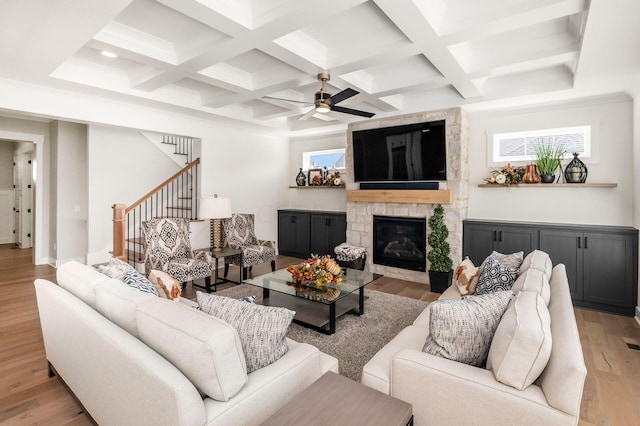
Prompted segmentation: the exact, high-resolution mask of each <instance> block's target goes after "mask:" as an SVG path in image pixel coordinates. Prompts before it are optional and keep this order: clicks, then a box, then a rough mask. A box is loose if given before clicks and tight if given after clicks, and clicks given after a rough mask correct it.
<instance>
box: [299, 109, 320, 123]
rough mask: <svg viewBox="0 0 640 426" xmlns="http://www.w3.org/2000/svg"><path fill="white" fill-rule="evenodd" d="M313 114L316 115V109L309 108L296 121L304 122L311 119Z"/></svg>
mask: <svg viewBox="0 0 640 426" xmlns="http://www.w3.org/2000/svg"><path fill="white" fill-rule="evenodd" d="M315 113H316V109H315V108H311V109H310V110H309V111H307V112H306V113H305V114H304V115H301V116H300V117H298V120H300V121H304V120H306V119H308V118H309V117H311V116H312V115H313V114H315Z"/></svg>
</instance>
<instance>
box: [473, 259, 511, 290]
mask: <svg viewBox="0 0 640 426" xmlns="http://www.w3.org/2000/svg"><path fill="white" fill-rule="evenodd" d="M518 272H519V269H517V268H512V267H510V266H507V265H503V264H502V263H500V262H498V261H497V260H496V259H494V258H490V259H489V261H488V262H487V264H486V265H485V266H484V268H482V272H480V278H478V284H476V291H475V293H474V294H475V295H476V296H480V295H482V294H488V293H494V292H496V291H504V290H511V287H513V283H514V282H516V278H518Z"/></svg>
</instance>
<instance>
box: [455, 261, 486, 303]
mask: <svg viewBox="0 0 640 426" xmlns="http://www.w3.org/2000/svg"><path fill="white" fill-rule="evenodd" d="M479 276H480V268H478V267H477V266H475V265H474V264H473V262H472V261H471V259H469V256H467V257H465V258H464V260H463V261H462V262H460V264H459V265H458V267H457V268H456V270H455V271H454V273H453V282H454V283H455V285H456V286H457V287H458V290H459V291H460V294H461V295H462V296H466V295H468V294H473V292H474V291H475V290H476V285H477V284H478V278H479Z"/></svg>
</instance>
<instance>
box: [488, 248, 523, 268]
mask: <svg viewBox="0 0 640 426" xmlns="http://www.w3.org/2000/svg"><path fill="white" fill-rule="evenodd" d="M491 258H493V259H495V260H497V261H498V262H500V263H502V264H503V265H507V266H509V267H511V268H515V269H519V268H520V265H521V264H522V261H523V260H524V252H523V251H518V252H515V253H509V254H504V253H500V252H497V251H495V250H494V251H493V252H491V254H490V255H489V256H487V258H486V259H485V260H484V261H483V262H482V264H481V265H480V268H481V269H482V268H484V266H485V265H486V264H487V262H488V261H489V259H491Z"/></svg>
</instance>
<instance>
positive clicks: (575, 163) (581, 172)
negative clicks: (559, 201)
mask: <svg viewBox="0 0 640 426" xmlns="http://www.w3.org/2000/svg"><path fill="white" fill-rule="evenodd" d="M587 173H588V171H587V166H586V165H585V164H584V163H583V162H582V160H580V159H579V158H578V153H577V152H574V153H573V160H571V162H570V163H569V164H567V167H565V168H564V180H565V181H567V183H584V182H585V181H586V180H587Z"/></svg>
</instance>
